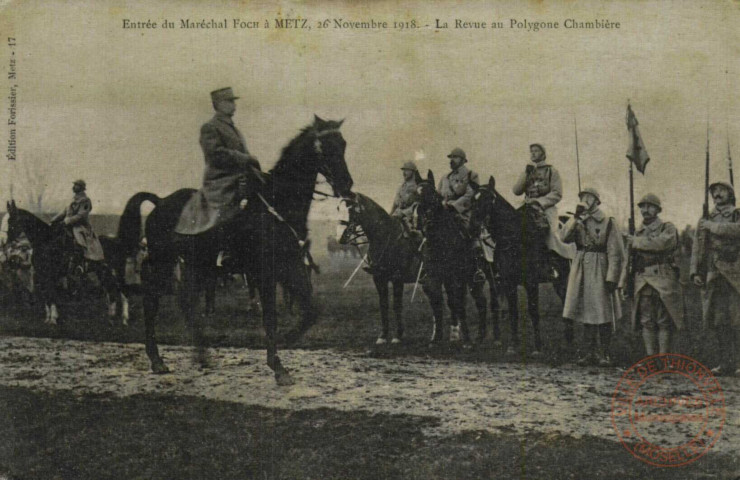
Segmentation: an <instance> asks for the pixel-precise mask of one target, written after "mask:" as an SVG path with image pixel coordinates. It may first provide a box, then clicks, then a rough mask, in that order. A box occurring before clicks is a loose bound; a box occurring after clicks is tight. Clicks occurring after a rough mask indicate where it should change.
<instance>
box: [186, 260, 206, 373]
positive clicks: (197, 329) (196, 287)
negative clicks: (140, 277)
mask: <svg viewBox="0 0 740 480" xmlns="http://www.w3.org/2000/svg"><path fill="white" fill-rule="evenodd" d="M190 258H194V257H190ZM193 263H194V262H190V263H187V262H186V264H185V292H186V294H185V305H184V307H185V316H186V317H187V320H188V325H189V326H190V329H191V338H192V344H193V345H194V346H195V362H196V363H198V364H199V365H200V366H201V368H207V367H209V366H210V359H209V358H208V347H207V345H206V340H205V337H204V335H203V328H204V321H203V317H202V316H201V315H196V313H195V309H196V307H197V305H198V300H199V298H200V294H201V282H202V281H203V277H204V274H205V272H203V270H202V267H201V266H200V265H197V264H195V265H194V264H193ZM199 267H201V268H199Z"/></svg>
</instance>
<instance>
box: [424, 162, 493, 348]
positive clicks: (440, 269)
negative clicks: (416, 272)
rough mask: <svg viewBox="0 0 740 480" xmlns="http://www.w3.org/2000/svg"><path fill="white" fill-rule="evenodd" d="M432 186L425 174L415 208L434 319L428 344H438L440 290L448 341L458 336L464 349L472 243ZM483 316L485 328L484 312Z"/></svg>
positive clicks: (473, 266)
mask: <svg viewBox="0 0 740 480" xmlns="http://www.w3.org/2000/svg"><path fill="white" fill-rule="evenodd" d="M434 185H435V183H434V174H433V173H432V172H431V171H429V172H428V173H427V178H426V180H423V181H421V182H420V183H419V196H420V200H419V206H418V208H417V215H418V223H419V226H420V227H421V231H422V233H423V235H424V238H425V241H424V246H423V248H422V258H423V261H424V270H425V271H426V272H427V279H426V281H425V282H424V293H426V295H427V297H429V302H430V303H431V306H432V313H433V315H434V331H433V333H432V343H436V342H439V341H441V340H442V328H441V327H442V320H443V313H444V302H443V295H442V288H443V287H444V291H445V292H446V293H447V305H448V306H449V308H450V313H451V315H452V321H451V328H450V339H451V340H455V337H457V336H458V334H462V339H463V341H464V342H465V344H466V345H467V344H468V343H469V342H470V333H469V331H468V326H467V323H466V321H465V294H466V292H467V290H468V288H469V287H470V286H471V283H472V281H473V278H474V276H475V270H476V263H475V258H474V256H473V255H474V254H473V248H472V239H471V237H470V235H469V233H468V232H467V228H466V227H465V226H464V225H463V223H462V220H460V219H459V217H458V215H457V213H456V212H455V211H454V210H453V209H451V208H448V207H445V206H443V204H442V196H441V195H440V194H439V193H438V192H437V190H436V188H435V186H434ZM484 300H485V297H484ZM476 303H478V302H476ZM483 305H484V306H485V302H484V303H483ZM479 313H480V312H479ZM483 315H484V316H483V324H485V308H484V309H483Z"/></svg>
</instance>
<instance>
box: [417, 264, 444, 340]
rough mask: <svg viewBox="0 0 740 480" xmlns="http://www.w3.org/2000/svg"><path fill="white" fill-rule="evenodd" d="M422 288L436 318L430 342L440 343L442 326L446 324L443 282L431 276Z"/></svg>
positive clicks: (434, 318)
mask: <svg viewBox="0 0 740 480" xmlns="http://www.w3.org/2000/svg"><path fill="white" fill-rule="evenodd" d="M422 289H423V290H424V294H426V296H427V298H428V299H429V304H430V306H431V307H432V317H433V320H434V323H433V324H432V338H431V340H430V342H431V343H439V342H441V341H442V327H443V325H444V321H443V320H444V298H443V297H442V284H441V282H440V281H439V280H437V279H432V278H429V279H428V280H427V281H426V282H424V284H423V286H422Z"/></svg>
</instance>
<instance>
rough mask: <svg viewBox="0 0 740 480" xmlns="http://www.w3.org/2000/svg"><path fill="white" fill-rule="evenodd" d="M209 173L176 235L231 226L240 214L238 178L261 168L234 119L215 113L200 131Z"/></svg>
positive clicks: (181, 217)
mask: <svg viewBox="0 0 740 480" xmlns="http://www.w3.org/2000/svg"><path fill="white" fill-rule="evenodd" d="M200 146H201V148H202V149H203V155H204V157H205V162H206V169H205V173H204V174H203V187H202V188H201V189H200V190H199V191H198V192H196V193H195V194H194V195H193V197H192V198H191V199H190V200H189V201H188V203H187V204H186V205H185V208H184V209H183V212H182V214H181V216H180V220H179V222H178V224H177V227H176V228H175V231H176V232H177V233H181V234H185V235H195V234H198V233H202V232H205V231H206V230H209V229H211V228H213V227H215V226H217V225H220V224H222V223H225V222H228V221H229V220H231V219H232V218H234V216H235V215H236V214H237V213H238V212H239V201H240V200H241V199H240V198H238V196H239V195H238V184H239V176H240V175H243V174H245V173H246V172H247V171H248V169H249V168H250V167H253V168H256V169H258V170H259V168H260V165H259V162H257V161H256V160H255V159H253V158H252V156H251V155H250V154H249V151H248V150H247V144H246V142H245V141H244V137H243V136H242V134H241V132H240V131H239V130H238V129H237V128H236V127H235V126H234V122H233V121H232V119H231V117H229V116H228V115H224V114H222V113H216V115H214V117H213V118H212V119H211V120H209V121H208V122H206V123H205V124H204V125H203V126H202V127H201V129H200Z"/></svg>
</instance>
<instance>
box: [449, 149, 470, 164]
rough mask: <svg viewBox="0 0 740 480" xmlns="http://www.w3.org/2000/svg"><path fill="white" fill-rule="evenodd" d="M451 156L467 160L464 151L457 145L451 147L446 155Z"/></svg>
mask: <svg viewBox="0 0 740 480" xmlns="http://www.w3.org/2000/svg"><path fill="white" fill-rule="evenodd" d="M452 157H460V158H462V159H463V160H465V161H467V160H468V157H466V156H465V152H464V151H463V149H462V148H459V147H456V148H453V149H452V151H451V152H450V154H449V155H447V158H452Z"/></svg>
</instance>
